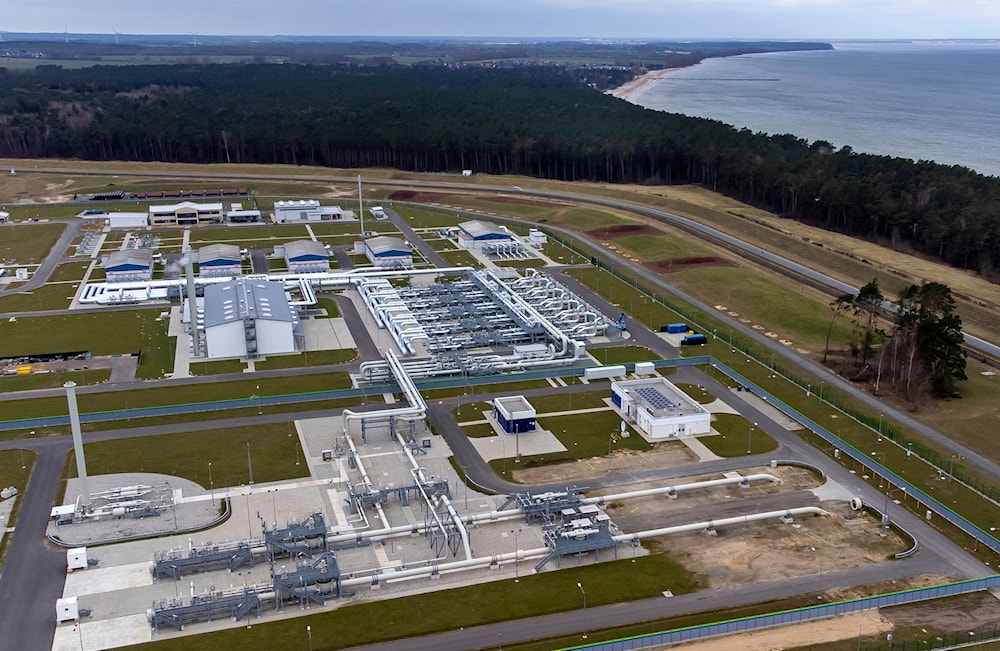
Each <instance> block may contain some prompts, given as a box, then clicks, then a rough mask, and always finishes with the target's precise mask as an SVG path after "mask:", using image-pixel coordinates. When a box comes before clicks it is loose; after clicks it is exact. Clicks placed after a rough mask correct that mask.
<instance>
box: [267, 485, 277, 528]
mask: <svg viewBox="0 0 1000 651" xmlns="http://www.w3.org/2000/svg"><path fill="white" fill-rule="evenodd" d="M267 492H268V493H270V494H271V522H273V523H274V528H275V529H277V528H278V511H277V509H275V507H274V496H275V495H277V494H278V489H277V488H268V489H267Z"/></svg>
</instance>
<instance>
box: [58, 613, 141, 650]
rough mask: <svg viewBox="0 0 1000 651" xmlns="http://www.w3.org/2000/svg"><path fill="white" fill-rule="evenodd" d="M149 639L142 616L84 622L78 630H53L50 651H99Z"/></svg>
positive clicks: (70, 627)
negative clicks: (53, 635) (54, 632)
mask: <svg viewBox="0 0 1000 651" xmlns="http://www.w3.org/2000/svg"><path fill="white" fill-rule="evenodd" d="M152 639H153V633H152V629H151V628H150V626H149V622H147V621H146V615H145V614H142V615H128V616H126V617H115V618H113V619H102V620H98V621H93V622H91V621H84V622H82V623H80V624H79V625H78V626H77V625H74V624H63V625H62V626H58V627H56V634H55V637H54V638H53V640H52V651H99V650H100V649H113V648H115V647H119V646H126V645H129V644H144V643H146V642H150V641H152Z"/></svg>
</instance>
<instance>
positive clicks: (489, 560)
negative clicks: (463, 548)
mask: <svg viewBox="0 0 1000 651" xmlns="http://www.w3.org/2000/svg"><path fill="white" fill-rule="evenodd" d="M549 551H550V550H549V548H548V547H537V548H535V549H524V550H518V551H515V552H509V553H507V554H500V555H497V556H483V557H480V558H470V559H466V560H464V561H455V562H453V563H441V564H433V565H427V566H424V567H415V568H411V569H408V570H398V571H395V572H379V573H377V574H369V575H367V576H363V577H355V578H353V579H344V580H342V581H341V582H340V585H341V586H343V587H345V588H350V587H353V586H358V585H369V584H372V583H376V582H382V581H395V580H397V579H409V578H414V577H419V576H424V575H429V574H435V573H441V572H452V571H456V570H471V569H475V568H477V567H489V566H490V565H492V564H493V563H502V562H504V561H516V560H518V559H525V558H534V557H541V556H545V555H546V554H548V553H549Z"/></svg>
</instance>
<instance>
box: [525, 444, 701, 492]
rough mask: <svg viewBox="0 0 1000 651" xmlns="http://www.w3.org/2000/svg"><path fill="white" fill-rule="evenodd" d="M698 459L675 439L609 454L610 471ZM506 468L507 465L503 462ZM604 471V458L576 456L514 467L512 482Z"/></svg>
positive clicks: (560, 478)
mask: <svg viewBox="0 0 1000 651" xmlns="http://www.w3.org/2000/svg"><path fill="white" fill-rule="evenodd" d="M697 460H698V457H697V456H695V454H694V453H693V452H691V450H689V449H688V447H687V446H686V445H684V444H683V443H678V442H669V443H657V444H655V447H654V448H653V449H652V450H647V451H645V452H639V451H637V450H615V451H614V452H613V453H612V454H611V470H612V472H623V471H629V472H634V471H640V470H643V469H647V468H663V467H668V466H676V465H681V464H685V463H693V462H695V461H697ZM507 467H508V468H510V464H508V465H507ZM607 472H608V458H607V457H593V458H590V459H577V460H576V461H567V462H565V463H557V464H552V465H546V466H537V467H534V468H525V469H523V470H515V471H514V472H513V473H512V477H513V479H514V481H516V482H520V483H525V484H545V483H553V482H555V483H560V482H568V483H572V482H577V481H579V482H582V481H583V480H586V479H590V478H591V477H595V476H601V475H602V474H605V473H607Z"/></svg>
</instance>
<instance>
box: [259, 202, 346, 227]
mask: <svg viewBox="0 0 1000 651" xmlns="http://www.w3.org/2000/svg"><path fill="white" fill-rule="evenodd" d="M341 219H344V211H343V210H341V208H340V206H321V205H319V201H317V200H315V199H303V200H301V201H276V202H274V221H276V222H277V223H279V224H287V223H294V222H327V221H338V220H341Z"/></svg>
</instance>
